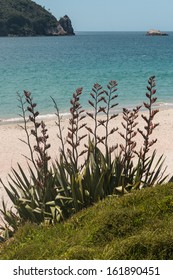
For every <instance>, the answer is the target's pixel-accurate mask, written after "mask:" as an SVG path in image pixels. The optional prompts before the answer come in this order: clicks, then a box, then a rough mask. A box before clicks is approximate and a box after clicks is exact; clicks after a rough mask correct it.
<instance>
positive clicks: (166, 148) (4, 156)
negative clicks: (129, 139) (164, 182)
mask: <svg viewBox="0 0 173 280" xmlns="http://www.w3.org/2000/svg"><path fill="white" fill-rule="evenodd" d="M55 120H56V119H45V123H46V126H47V129H48V134H49V139H48V143H50V144H51V148H50V149H49V154H50V156H51V158H52V160H54V159H55V158H56V157H58V153H59V141H58V138H57V131H58V130H57V126H56V125H55ZM84 122H85V123H87V125H88V126H91V127H92V120H91V119H90V118H89V117H86V118H85V119H84ZM121 122H122V115H121V114H119V116H118V117H117V118H116V120H115V121H113V122H112V126H115V127H118V128H119V131H121V130H122V125H121ZM138 122H139V124H138V127H140V128H142V127H143V121H142V119H141V117H140V116H139V118H138ZM154 122H156V123H159V126H158V127H157V128H156V129H155V131H154V133H153V135H152V137H151V138H152V139H155V138H157V139H158V140H157V142H156V144H155V145H154V146H153V148H152V149H156V150H157V156H158V157H159V156H160V155H162V154H164V157H165V166H167V173H169V174H170V177H171V176H172V175H173V109H161V110H160V111H159V113H158V114H157V115H156V116H155V121H154ZM63 126H64V131H63V132H64V137H65V136H66V135H67V134H66V132H67V127H68V118H67V117H66V118H65V119H64V120H63ZM100 133H103V128H101V131H100ZM0 135H1V140H0V178H1V179H2V181H3V182H4V183H5V184H7V180H8V174H9V173H11V168H12V167H13V168H16V169H17V163H19V164H20V165H21V166H22V167H23V168H24V169H25V170H26V172H27V161H26V158H25V157H24V156H23V155H29V150H28V147H27V145H25V144H24V143H22V142H21V141H20V140H19V139H20V138H21V139H23V140H25V139H26V136H25V132H24V131H23V130H22V129H21V128H20V127H19V125H18V124H17V123H15V124H14V123H11V124H1V125H0ZM86 141H87V140H86ZM136 142H137V143H138V148H140V146H141V144H142V137H141V135H140V134H137V136H136ZM116 143H123V139H122V138H121V137H120V136H119V134H118V133H117V132H116V133H115V134H114V135H113V136H112V137H110V139H109V145H110V146H111V145H115V144H116ZM82 148H83V147H81V149H82ZM2 197H3V198H4V199H5V201H8V197H7V194H6V192H5V190H4V188H3V186H2V184H1V185H0V200H1V198H2ZM8 204H9V205H10V203H8ZM0 205H1V202H0Z"/></svg>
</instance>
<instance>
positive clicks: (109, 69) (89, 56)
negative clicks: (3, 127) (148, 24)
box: [0, 32, 173, 124]
mask: <svg viewBox="0 0 173 280" xmlns="http://www.w3.org/2000/svg"><path fill="white" fill-rule="evenodd" d="M168 34H169V36H163V37H162V36H158V37H150V36H145V32H77V33H76V36H67V37H11V38H7V37H0V120H1V124H2V123H3V122H4V121H7V120H11V121H13V120H14V121H15V120H16V119H17V118H18V116H19V114H20V110H19V108H18V106H19V103H18V100H17V99H18V98H17V93H20V94H23V90H27V91H30V92H31V93H32V96H33V98H34V101H35V102H36V103H37V104H38V110H39V112H40V113H41V114H42V115H47V116H50V115H52V114H54V112H55V109H54V105H53V103H52V100H51V98H50V97H53V98H54V99H55V100H56V102H57V105H58V107H59V110H60V112H61V113H62V114H66V113H68V112H69V108H70V99H71V97H72V94H73V93H74V92H75V90H76V89H77V88H78V87H83V95H82V97H81V103H82V105H83V106H84V108H86V109H87V108H88V99H89V93H90V92H91V90H92V86H93V84H94V83H99V84H101V85H102V86H103V87H105V86H106V85H107V83H108V82H109V81H110V80H116V81H117V83H118V91H117V93H118V99H117V101H118V103H119V107H118V108H119V110H121V108H122V107H129V108H132V107H134V106H136V105H140V104H141V103H142V101H144V99H145V93H146V86H147V80H148V78H149V77H150V76H153V75H154V76H156V89H157V97H158V105H160V104H162V105H165V106H173V32H168Z"/></svg>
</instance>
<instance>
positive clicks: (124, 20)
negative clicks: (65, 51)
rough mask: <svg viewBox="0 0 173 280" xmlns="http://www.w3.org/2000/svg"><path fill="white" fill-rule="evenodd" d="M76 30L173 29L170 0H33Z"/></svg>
mask: <svg viewBox="0 0 173 280" xmlns="http://www.w3.org/2000/svg"><path fill="white" fill-rule="evenodd" d="M34 2H36V3H37V4H40V5H41V6H44V7H45V8H46V9H47V10H49V9H50V12H51V13H52V14H53V15H54V16H55V17H56V18H57V19H59V18H60V17H61V16H64V15H66V14H67V15H68V16H69V17H70V19H71V21H72V25H73V28H74V30H75V31H147V30H149V29H159V30H161V31H173V16H172V15H173V0H34Z"/></svg>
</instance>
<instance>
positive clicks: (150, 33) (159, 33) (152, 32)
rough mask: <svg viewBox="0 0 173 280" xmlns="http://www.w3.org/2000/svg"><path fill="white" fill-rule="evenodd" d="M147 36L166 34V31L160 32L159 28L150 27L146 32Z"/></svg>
mask: <svg viewBox="0 0 173 280" xmlns="http://www.w3.org/2000/svg"><path fill="white" fill-rule="evenodd" d="M146 35H147V36H168V34H167V33H164V32H161V31H160V30H155V29H151V30H149V31H148V32H147V33H146Z"/></svg>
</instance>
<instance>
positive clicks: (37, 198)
mask: <svg viewBox="0 0 173 280" xmlns="http://www.w3.org/2000/svg"><path fill="white" fill-rule="evenodd" d="M148 84H149V85H148V87H147V90H148V92H147V93H146V97H147V102H144V107H145V109H146V111H147V112H146V114H142V115H141V117H142V119H143V121H144V122H145V125H144V128H143V130H142V129H141V128H138V121H137V119H138V117H139V110H140V108H141V106H138V107H136V108H134V109H133V110H128V109H125V108H124V109H123V122H122V127H123V129H124V131H122V132H119V133H120V135H121V137H122V139H123V143H121V144H120V150H119V152H118V149H117V147H118V145H117V143H116V137H114V139H115V143H114V145H113V146H109V137H110V135H114V134H115V133H117V130H118V128H117V125H116V124H114V123H115V122H116V117H117V114H116V112H115V111H114V109H115V108H116V106H117V105H118V103H117V102H116V99H117V97H118V96H117V94H116V91H117V82H116V81H111V82H109V83H108V85H107V89H106V90H104V89H103V88H102V86H101V85H99V84H95V85H94V86H93V89H92V92H91V93H90V98H91V100H89V104H90V106H91V111H87V112H85V110H84V109H83V108H82V106H81V104H80V97H81V95H82V88H79V89H77V90H76V92H75V93H74V94H73V97H72V99H71V101H70V104H71V105H70V106H71V107H70V118H69V125H68V128H67V129H68V132H67V135H64V130H63V126H62V122H61V121H62V117H61V115H60V112H59V109H58V106H57V104H56V102H55V100H54V99H52V100H53V102H54V106H55V109H56V116H57V121H56V126H57V128H58V133H57V136H58V138H59V140H60V149H59V153H58V154H57V159H56V160H55V162H54V163H53V164H50V156H49V155H48V151H49V148H50V145H49V143H48V132H47V128H46V125H45V123H44V122H43V121H39V119H38V116H39V112H38V111H37V110H36V108H37V105H36V103H34V102H33V99H32V96H31V93H29V92H26V91H25V92H24V96H23V97H21V96H20V95H19V102H20V109H21V112H22V113H21V117H22V118H23V125H22V126H20V127H21V129H22V130H24V131H25V133H26V140H22V139H21V141H22V142H23V143H24V144H26V145H27V146H28V148H29V152H30V156H25V157H26V159H27V161H28V171H29V173H30V174H29V175H26V173H25V172H24V170H23V169H22V167H21V166H20V165H18V169H19V170H18V171H16V170H15V169H12V174H10V175H9V182H8V183H9V186H8V187H7V186H5V185H4V184H3V185H4V188H5V190H6V192H7V194H8V196H9V197H10V199H11V200H12V202H13V205H14V207H15V211H13V210H12V209H10V210H9V211H8V210H7V209H6V205H5V202H3V209H1V213H2V215H3V217H4V220H5V221H6V225H5V226H2V228H3V229H5V232H6V233H8V234H9V233H10V234H11V233H12V232H13V231H15V230H16V229H17V228H18V226H19V224H21V223H22V222H25V221H31V222H35V223H45V222H47V221H48V223H52V224H54V223H56V222H59V221H61V220H64V219H67V218H69V217H70V216H71V215H73V214H74V213H76V212H78V211H80V210H81V209H83V208H86V207H89V206H91V205H93V204H94V203H96V202H97V201H98V200H100V199H103V198H105V197H106V196H109V195H122V194H125V193H127V192H129V191H131V190H133V189H141V188H142V187H147V186H153V185H155V184H156V183H160V184H161V183H162V182H163V181H164V180H165V179H166V176H164V173H165V169H163V163H164V160H163V156H161V157H159V159H158V160H156V151H155V150H154V152H153V153H151V151H150V149H151V147H152V146H153V145H154V144H155V143H156V141H157V140H156V139H151V136H152V133H153V131H154V129H155V128H156V127H157V126H158V124H157V123H154V122H153V120H154V117H155V115H156V114H157V113H158V110H156V109H153V105H154V103H155V102H156V99H157V98H156V97H155V93H156V90H155V77H151V78H150V79H149V81H148ZM23 98H24V100H23ZM86 114H87V115H88V116H89V117H90V118H91V119H92V120H93V124H94V125H93V127H89V126H88V125H87V124H86V123H85V116H86ZM110 122H112V123H113V124H114V125H113V128H112V129H110ZM28 125H30V126H31V128H30V126H28ZM101 126H102V127H103V128H104V135H103V136H100V133H99V127H101ZM79 132H80V133H79ZM137 133H138V134H140V135H141V137H142V139H143V144H142V147H141V148H140V149H139V150H138V145H137V144H138V143H137V141H136V135H137ZM87 134H88V144H86V143H84V140H85V139H86V137H87ZM33 141H34V144H33ZM101 147H103V149H102V148H101ZM82 156H83V162H82V161H81V160H79V159H80V158H81V157H82ZM135 157H136V158H135ZM134 160H135V161H134ZM136 161H137V163H134V162H136Z"/></svg>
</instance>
